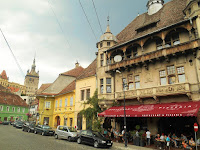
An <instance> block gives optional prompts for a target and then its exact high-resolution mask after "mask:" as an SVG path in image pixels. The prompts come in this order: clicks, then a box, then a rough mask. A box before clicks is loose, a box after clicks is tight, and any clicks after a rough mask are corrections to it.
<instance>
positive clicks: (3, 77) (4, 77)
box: [1, 70, 8, 80]
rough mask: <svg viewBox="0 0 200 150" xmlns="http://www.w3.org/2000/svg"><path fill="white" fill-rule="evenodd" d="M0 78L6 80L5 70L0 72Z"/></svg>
mask: <svg viewBox="0 0 200 150" xmlns="http://www.w3.org/2000/svg"><path fill="white" fill-rule="evenodd" d="M1 78H2V79H6V80H8V77H7V75H6V71H5V70H3V71H2V73H1Z"/></svg>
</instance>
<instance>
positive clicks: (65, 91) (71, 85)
mask: <svg viewBox="0 0 200 150" xmlns="http://www.w3.org/2000/svg"><path fill="white" fill-rule="evenodd" d="M75 85H76V83H75V81H73V82H72V83H70V84H69V85H68V86H67V87H65V88H64V89H63V90H62V91H61V92H60V93H58V94H57V95H61V94H65V93H67V92H71V91H73V90H75Z"/></svg>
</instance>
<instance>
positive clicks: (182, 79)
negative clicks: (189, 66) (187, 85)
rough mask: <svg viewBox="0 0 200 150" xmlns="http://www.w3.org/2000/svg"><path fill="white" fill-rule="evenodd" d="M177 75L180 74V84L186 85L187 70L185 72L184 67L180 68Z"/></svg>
mask: <svg viewBox="0 0 200 150" xmlns="http://www.w3.org/2000/svg"><path fill="white" fill-rule="evenodd" d="M177 74H178V81H179V83H184V82H185V70H184V67H178V68H177Z"/></svg>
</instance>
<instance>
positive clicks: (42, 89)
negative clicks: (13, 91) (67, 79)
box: [37, 83, 52, 94]
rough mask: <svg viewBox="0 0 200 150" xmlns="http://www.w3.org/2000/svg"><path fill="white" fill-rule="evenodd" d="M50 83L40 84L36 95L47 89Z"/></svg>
mask: <svg viewBox="0 0 200 150" xmlns="http://www.w3.org/2000/svg"><path fill="white" fill-rule="evenodd" d="M51 84H52V83H46V84H42V85H41V86H40V88H39V89H38V90H37V94H41V93H42V92H43V91H44V90H45V89H47V88H48V87H49V86H50V85H51Z"/></svg>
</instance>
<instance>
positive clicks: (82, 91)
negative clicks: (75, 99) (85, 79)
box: [81, 90, 85, 101]
mask: <svg viewBox="0 0 200 150" xmlns="http://www.w3.org/2000/svg"><path fill="white" fill-rule="evenodd" d="M84 98H85V90H81V100H82V101H84Z"/></svg>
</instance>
